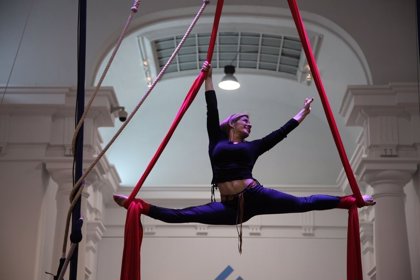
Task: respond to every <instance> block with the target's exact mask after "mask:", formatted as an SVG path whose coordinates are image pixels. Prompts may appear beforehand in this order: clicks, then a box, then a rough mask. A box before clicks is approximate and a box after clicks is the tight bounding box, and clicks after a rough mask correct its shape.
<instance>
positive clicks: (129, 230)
mask: <svg viewBox="0 0 420 280" xmlns="http://www.w3.org/2000/svg"><path fill="white" fill-rule="evenodd" d="M223 4H224V0H218V1H217V6H216V12H215V16H214V21H213V30H212V34H211V37H210V43H209V48H208V50H207V61H208V62H211V60H212V58H213V51H214V46H215V43H216V39H217V32H218V28H219V22H220V17H221V15H222V8H223ZM205 76H206V73H205V72H203V71H201V72H200V74H199V75H198V77H197V78H196V79H195V81H194V83H193V85H192V86H191V88H190V90H189V92H188V94H187V96H186V97H185V100H184V102H183V103H182V105H181V108H180V109H179V111H178V113H177V114H176V116H175V119H174V120H173V122H172V124H171V127H170V128H169V131H168V132H167V134H166V136H165V137H164V139H163V140H162V142H161V144H160V145H159V147H158V149H157V150H156V152H155V154H154V156H153V158H152V159H151V161H150V162H149V164H148V166H147V168H146V170H145V172H144V173H143V175H142V176H141V178H140V180H139V181H138V182H137V184H136V186H135V187H134V189H133V191H132V192H131V194H130V196H129V197H128V199H127V201H126V203H125V205H124V206H125V207H126V208H127V218H126V223H125V233H124V234H125V236H124V250H123V260H122V266H121V278H120V280H140V279H141V270H140V250H141V243H142V239H143V228H142V225H141V221H140V216H141V213H142V209H141V203H140V202H138V201H137V200H134V197H135V196H136V195H137V193H138V192H139V190H140V188H141V187H142V186H143V183H144V181H145V180H146V178H147V176H148V175H149V173H150V172H151V171H152V169H153V167H154V166H155V164H156V162H157V160H158V159H159V157H160V155H161V154H162V152H163V150H164V149H165V147H166V145H167V144H168V142H169V140H170V138H171V137H172V135H173V133H174V132H175V129H176V127H177V126H178V124H179V122H180V121H181V119H182V117H183V116H184V114H185V112H186V111H187V109H188V108H189V106H190V105H191V103H192V102H193V100H194V98H195V97H196V95H197V93H198V91H199V90H200V87H201V85H202V84H203V82H204V79H205Z"/></svg>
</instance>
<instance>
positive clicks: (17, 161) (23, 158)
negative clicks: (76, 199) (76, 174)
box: [0, 87, 119, 279]
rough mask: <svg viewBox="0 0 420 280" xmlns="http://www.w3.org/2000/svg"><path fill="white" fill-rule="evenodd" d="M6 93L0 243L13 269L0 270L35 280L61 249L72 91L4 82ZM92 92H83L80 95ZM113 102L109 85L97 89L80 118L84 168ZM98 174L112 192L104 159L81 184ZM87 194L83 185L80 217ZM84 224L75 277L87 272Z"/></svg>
mask: <svg viewBox="0 0 420 280" xmlns="http://www.w3.org/2000/svg"><path fill="white" fill-rule="evenodd" d="M7 92H8V93H7V95H5V98H4V100H3V104H2V106H0V176H1V178H2V186H3V184H5V186H7V187H8V190H10V191H7V193H8V195H7V196H2V205H3V206H5V207H7V209H9V210H10V213H8V215H2V216H1V221H2V224H4V225H11V226H9V227H8V230H7V235H8V236H7V241H6V239H5V240H4V244H3V243H2V246H1V247H2V249H3V250H4V251H5V252H7V253H6V255H9V256H10V257H9V259H10V262H11V263H13V266H12V265H8V264H7V262H3V261H2V263H3V264H6V265H7V266H8V267H1V268H0V271H7V272H8V273H7V274H6V275H7V276H8V277H6V278H9V279H42V278H45V277H46V276H45V272H46V271H47V272H49V273H53V274H55V273H56V272H57V268H58V260H59V258H60V256H61V252H62V245H63V238H64V225H65V221H66V218H67V213H68V209H69V205H70V201H69V194H70V192H71V189H72V188H73V182H72V168H73V159H72V152H71V150H72V149H71V142H72V135H73V130H74V125H75V124H74V106H75V99H76V90H75V89H74V88H62V87H48V88H18V87H9V88H8V91H7ZM92 92H93V90H87V91H86V93H87V94H86V95H87V98H89V96H90V95H91V94H92ZM116 106H118V102H117V100H116V96H115V93H114V92H113V90H112V89H111V88H102V89H101V90H100V91H99V93H98V96H97V97H96V99H95V101H94V102H93V106H92V108H91V111H90V114H88V117H87V119H86V121H85V137H84V146H83V148H84V161H83V167H84V169H86V168H87V167H88V166H89V165H90V164H91V163H92V161H93V160H94V159H95V155H96V154H97V151H99V150H100V149H101V146H100V145H101V139H100V137H99V134H98V128H99V127H104V126H108V127H109V126H113V125H114V119H115V116H114V113H113V112H111V108H112V107H116ZM104 177H105V178H106V179H108V180H110V182H111V183H110V184H108V185H106V186H107V188H108V189H106V190H104V191H106V193H107V194H108V193H112V192H113V190H110V189H109V188H114V189H115V188H116V185H117V184H118V182H119V178H118V175H117V174H116V172H115V169H114V168H113V167H112V166H110V165H109V163H108V161H107V160H106V158H103V159H102V160H101V161H100V162H99V164H98V166H97V167H95V168H94V169H93V171H92V173H91V175H90V176H88V177H87V179H86V181H87V183H88V184H92V183H94V182H95V181H97V180H99V179H101V180H104V179H103V178H104ZM88 194H89V192H88V190H87V189H85V190H84V192H83V197H82V211H83V213H82V215H83V216H86V213H87V210H86V209H87V206H88V204H87V197H88ZM101 198H102V197H101ZM54 199H55V201H53V200H54ZM101 203H103V202H101ZM9 206H10V207H9ZM98 209H101V208H100V207H99V208H98ZM86 224H89V221H88V220H87V221H85V223H84V226H83V228H82V229H83V235H84V240H82V242H81V245H80V248H79V266H78V268H79V277H78V279H89V275H91V274H92V273H90V272H89V271H88V270H87V269H86V265H85V260H86V248H88V247H89V245H86V244H87V240H86V233H87V229H88V227H87V226H86ZM25 226H27V227H25ZM9 235H10V236H9ZM13 236H14V237H13ZM51 242H54V245H52V244H51ZM69 243H70V242H69ZM9 250H10V253H9ZM14 264H16V265H14Z"/></svg>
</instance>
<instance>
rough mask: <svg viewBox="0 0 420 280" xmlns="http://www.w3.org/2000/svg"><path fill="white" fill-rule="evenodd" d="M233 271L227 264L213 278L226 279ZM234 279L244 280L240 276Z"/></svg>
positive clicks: (217, 279)
mask: <svg viewBox="0 0 420 280" xmlns="http://www.w3.org/2000/svg"><path fill="white" fill-rule="evenodd" d="M232 272H233V268H232V267H231V266H230V265H228V266H227V267H226V268H225V269H224V270H223V271H222V272H221V273H220V274H219V275H218V276H217V277H216V278H215V279H214V280H226V279H227V278H228V277H229V275H231V274H232ZM236 280H244V279H243V278H242V277H241V276H238V277H237V278H236Z"/></svg>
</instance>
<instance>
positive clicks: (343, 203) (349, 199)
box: [337, 195, 376, 209]
mask: <svg viewBox="0 0 420 280" xmlns="http://www.w3.org/2000/svg"><path fill="white" fill-rule="evenodd" d="M362 198H363V202H364V204H363V205H358V203H357V200H356V197H355V196H354V195H347V196H343V197H341V198H340V202H339V203H338V205H337V208H342V209H350V208H352V207H355V206H357V207H359V208H360V207H364V206H373V205H375V204H376V202H375V200H374V199H373V197H372V196H370V195H363V196H362Z"/></svg>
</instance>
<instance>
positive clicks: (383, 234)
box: [341, 84, 420, 280]
mask: <svg viewBox="0 0 420 280" xmlns="http://www.w3.org/2000/svg"><path fill="white" fill-rule="evenodd" d="M341 113H342V115H344V117H345V118H346V124H347V125H349V126H360V127H362V128H363V131H362V134H361V136H360V138H359V139H358V143H357V144H358V145H357V148H356V151H355V153H354V155H353V157H352V166H353V167H354V170H355V173H356V175H358V177H359V178H360V180H362V181H364V182H366V183H367V184H368V185H369V187H370V188H371V190H373V196H374V198H375V200H376V201H377V204H376V205H375V206H374V207H373V210H370V211H374V215H373V217H372V220H374V234H373V236H374V240H373V241H374V244H375V246H374V256H375V263H374V264H373V265H372V264H370V266H371V267H369V271H368V276H369V278H370V279H378V280H395V279H407V280H411V279H412V271H411V265H410V253H409V249H408V248H409V247H408V244H409V243H408V242H409V241H408V237H407V236H408V235H407V222H406V215H405V207H404V205H405V201H404V199H405V198H404V186H405V185H406V184H407V183H408V182H410V181H411V180H412V176H413V174H414V173H415V172H416V171H417V166H418V163H419V162H420V157H419V151H418V150H417V149H418V143H420V131H419V129H418V128H419V127H420V124H419V118H418V101H417V88H416V86H415V85H411V84H410V85H406V84H391V85H388V86H354V87H349V89H348V91H347V93H346V96H345V97H344V100H343V104H342V108H341ZM362 232H363V226H362ZM364 237H367V236H364V235H363V234H362V242H363V241H364V240H368V238H364Z"/></svg>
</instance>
